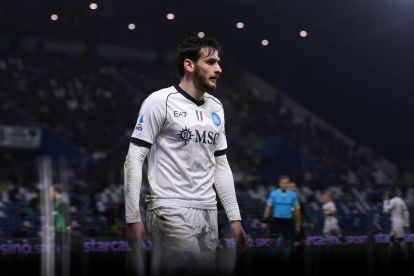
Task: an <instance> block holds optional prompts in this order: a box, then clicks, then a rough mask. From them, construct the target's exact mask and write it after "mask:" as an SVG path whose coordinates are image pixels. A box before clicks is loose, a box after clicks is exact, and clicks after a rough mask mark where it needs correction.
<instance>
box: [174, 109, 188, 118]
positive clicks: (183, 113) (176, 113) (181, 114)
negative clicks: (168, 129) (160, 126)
mask: <svg viewBox="0 0 414 276" xmlns="http://www.w3.org/2000/svg"><path fill="white" fill-rule="evenodd" d="M174 117H187V111H176V110H174Z"/></svg>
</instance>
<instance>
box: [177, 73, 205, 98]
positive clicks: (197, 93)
mask: <svg viewBox="0 0 414 276" xmlns="http://www.w3.org/2000/svg"><path fill="white" fill-rule="evenodd" d="M179 86H180V87H181V88H182V89H183V90H184V91H185V92H187V94H188V95H190V96H191V97H192V98H194V99H195V100H197V101H201V100H203V99H204V91H201V90H200V89H198V88H197V87H196V86H195V85H194V82H193V81H191V80H186V79H185V78H183V79H182V80H181V81H180V84H179Z"/></svg>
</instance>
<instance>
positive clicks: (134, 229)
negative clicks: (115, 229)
mask: <svg viewBox="0 0 414 276" xmlns="http://www.w3.org/2000/svg"><path fill="white" fill-rule="evenodd" d="M127 238H128V240H129V241H130V242H131V243H138V244H139V245H140V244H141V242H142V241H143V242H144V243H146V244H148V236H147V233H146V232H145V227H144V224H143V223H142V222H135V223H130V224H128V231H127Z"/></svg>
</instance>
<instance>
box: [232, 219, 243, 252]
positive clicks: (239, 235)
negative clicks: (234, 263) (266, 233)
mask: <svg viewBox="0 0 414 276" xmlns="http://www.w3.org/2000/svg"><path fill="white" fill-rule="evenodd" d="M230 227H231V231H232V233H233V235H234V238H235V239H236V246H237V252H238V253H239V254H240V253H244V252H246V250H247V234H246V232H244V229H243V226H242V225H241V223H240V221H232V222H231V223H230Z"/></svg>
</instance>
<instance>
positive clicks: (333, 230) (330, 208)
mask: <svg viewBox="0 0 414 276" xmlns="http://www.w3.org/2000/svg"><path fill="white" fill-rule="evenodd" d="M322 211H323V212H324V214H325V212H335V215H325V221H324V224H323V234H324V235H341V229H340V228H339V225H338V220H337V219H336V206H335V203H333V201H329V202H327V203H325V204H323V205H322Z"/></svg>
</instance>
